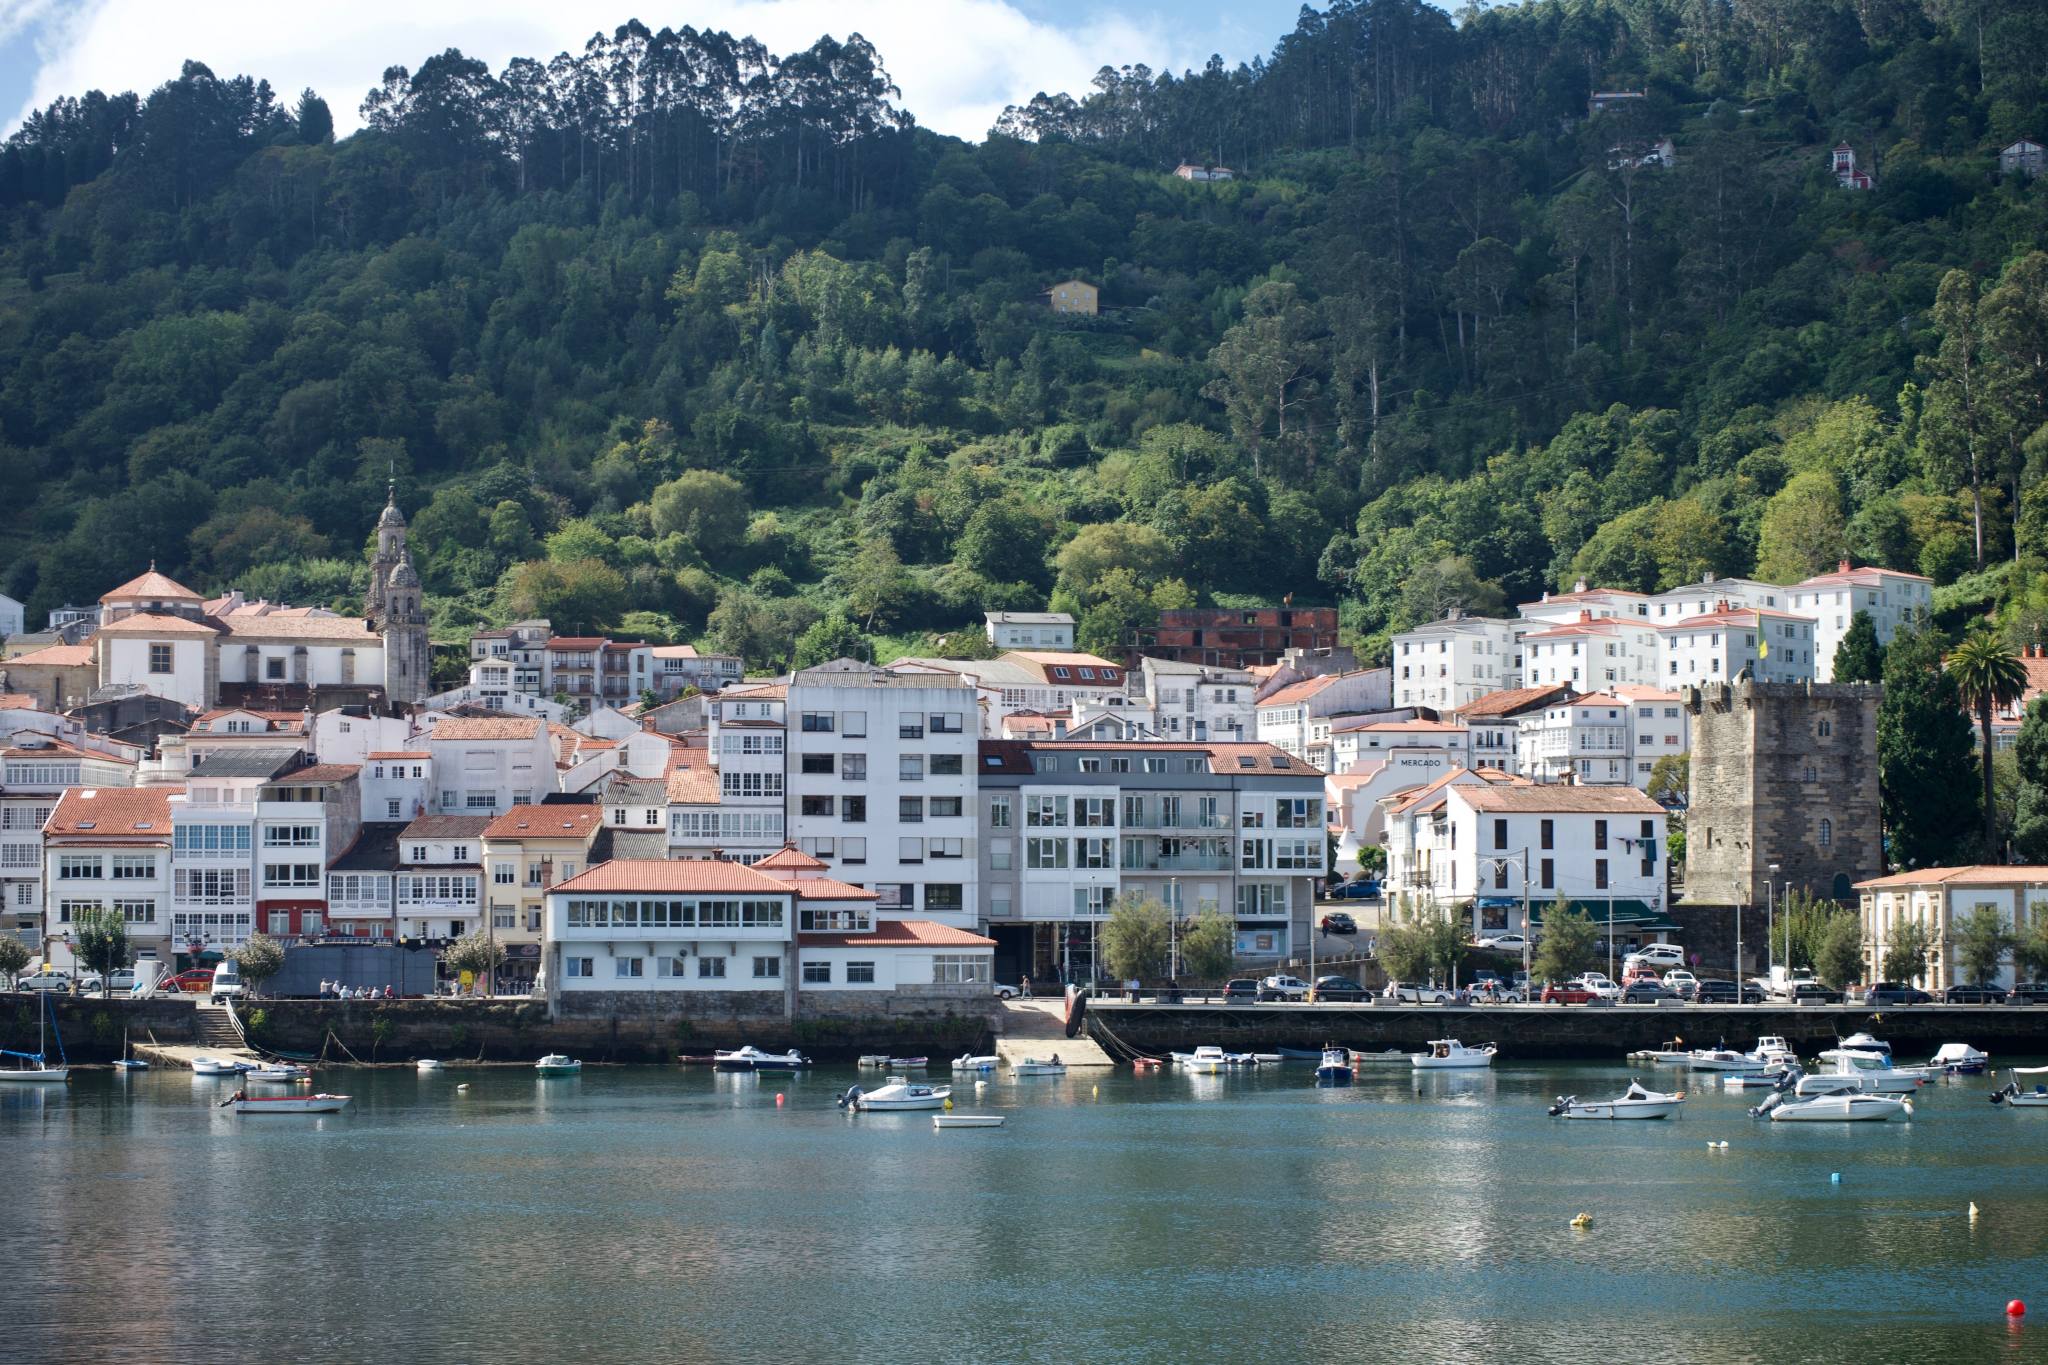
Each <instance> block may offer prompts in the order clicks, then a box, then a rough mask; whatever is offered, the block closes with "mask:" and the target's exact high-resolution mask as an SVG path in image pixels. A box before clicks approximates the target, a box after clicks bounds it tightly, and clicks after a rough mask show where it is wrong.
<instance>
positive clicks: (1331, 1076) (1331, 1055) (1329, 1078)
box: [1316, 1044, 1356, 1085]
mask: <svg viewBox="0 0 2048 1365" xmlns="http://www.w3.org/2000/svg"><path fill="white" fill-rule="evenodd" d="M1354 1074H1356V1073H1354V1072H1353V1071H1352V1069H1351V1050H1350V1049H1349V1048H1342V1047H1337V1046H1335V1045H1334V1044H1333V1045H1331V1046H1329V1047H1326V1048H1324V1049H1323V1060H1322V1062H1321V1063H1320V1064H1318V1065H1317V1067H1316V1084H1317V1085H1349V1084H1351V1078H1352V1076H1353V1075H1354Z"/></svg>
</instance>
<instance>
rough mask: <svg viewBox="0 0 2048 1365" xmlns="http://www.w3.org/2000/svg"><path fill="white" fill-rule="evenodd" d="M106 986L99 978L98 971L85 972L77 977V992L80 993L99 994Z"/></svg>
mask: <svg viewBox="0 0 2048 1365" xmlns="http://www.w3.org/2000/svg"><path fill="white" fill-rule="evenodd" d="M106 988H107V983H106V982H105V981H103V980H101V979H100V974H99V973H98V972H85V973H83V974H82V975H80V976H79V978H78V993H79V994H80V995H99V994H101V993H102V992H103V991H105V990H106Z"/></svg>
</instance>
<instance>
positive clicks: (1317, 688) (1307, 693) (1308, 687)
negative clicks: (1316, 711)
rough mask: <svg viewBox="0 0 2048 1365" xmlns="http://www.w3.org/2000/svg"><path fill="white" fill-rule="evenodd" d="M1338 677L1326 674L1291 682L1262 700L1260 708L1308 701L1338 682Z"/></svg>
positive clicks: (1333, 674)
mask: <svg viewBox="0 0 2048 1365" xmlns="http://www.w3.org/2000/svg"><path fill="white" fill-rule="evenodd" d="M1338 676H1339V675H1338V674H1335V673H1324V674H1322V675H1320V676H1318V677H1314V678H1303V679H1302V680H1301V681H1300V682H1291V683H1289V684H1287V686H1285V687H1283V688H1281V689H1280V690H1279V691H1277V692H1275V693H1274V694H1273V695H1272V696H1270V697H1263V698H1261V699H1260V701H1259V706H1260V707H1261V708H1264V707H1268V706H1289V705H1292V704H1293V703H1295V702H1301V701H1307V700H1308V699H1309V698H1310V697H1313V696H1314V695H1315V694H1316V693H1318V692H1321V691H1322V690H1324V689H1325V688H1327V687H1328V686H1329V685H1330V684H1331V683H1333V682H1335V681H1337V678H1338Z"/></svg>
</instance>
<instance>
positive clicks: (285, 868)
mask: <svg viewBox="0 0 2048 1365" xmlns="http://www.w3.org/2000/svg"><path fill="white" fill-rule="evenodd" d="M263 885H264V886H266V887H306V886H318V885H320V864H318V863H265V864H264V865H263Z"/></svg>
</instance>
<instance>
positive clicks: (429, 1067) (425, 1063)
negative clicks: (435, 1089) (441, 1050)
mask: <svg viewBox="0 0 2048 1365" xmlns="http://www.w3.org/2000/svg"><path fill="white" fill-rule="evenodd" d="M413 1065H414V1066H415V1067H416V1068H418V1069H419V1070H421V1071H439V1070H440V1069H441V1064H440V1063H439V1062H437V1061H435V1060H434V1059H433V1058H432V1057H422V1058H420V1059H419V1060H418V1061H417V1062H414V1063H413Z"/></svg>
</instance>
